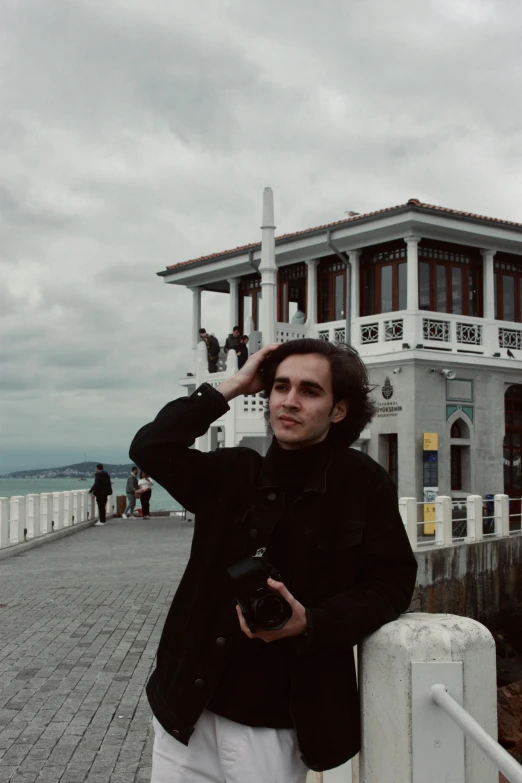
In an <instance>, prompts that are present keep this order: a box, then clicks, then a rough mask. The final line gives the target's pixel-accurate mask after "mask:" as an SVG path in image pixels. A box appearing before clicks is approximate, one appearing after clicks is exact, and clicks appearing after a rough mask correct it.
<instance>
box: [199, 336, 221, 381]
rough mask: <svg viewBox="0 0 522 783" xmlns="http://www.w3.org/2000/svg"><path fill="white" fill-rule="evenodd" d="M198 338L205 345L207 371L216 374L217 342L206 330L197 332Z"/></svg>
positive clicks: (217, 359)
mask: <svg viewBox="0 0 522 783" xmlns="http://www.w3.org/2000/svg"><path fill="white" fill-rule="evenodd" d="M199 336H200V338H201V339H202V340H204V342H205V343H206V344H207V358H208V371H209V372H217V368H218V361H219V342H218V339H217V337H214V335H213V334H208V332H207V330H206V329H204V328H202V329H200V330H199Z"/></svg>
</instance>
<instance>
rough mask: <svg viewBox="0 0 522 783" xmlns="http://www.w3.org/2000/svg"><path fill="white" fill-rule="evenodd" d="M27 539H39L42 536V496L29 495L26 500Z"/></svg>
mask: <svg viewBox="0 0 522 783" xmlns="http://www.w3.org/2000/svg"><path fill="white" fill-rule="evenodd" d="M25 527H26V528H27V535H26V538H27V539H30V538H38V536H39V535H40V495H27V497H26V499H25Z"/></svg>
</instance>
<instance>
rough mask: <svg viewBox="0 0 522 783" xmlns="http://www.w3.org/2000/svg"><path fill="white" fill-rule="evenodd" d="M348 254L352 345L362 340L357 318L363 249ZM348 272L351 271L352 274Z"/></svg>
mask: <svg viewBox="0 0 522 783" xmlns="http://www.w3.org/2000/svg"><path fill="white" fill-rule="evenodd" d="M346 255H347V256H348V260H349V262H350V266H348V267H347V268H346V283H347V286H346V297H347V300H348V302H349V303H350V307H349V308H348V307H347V308H346V312H347V313H348V312H349V313H350V323H349V324H348V323H347V327H348V332H347V335H348V333H349V335H350V338H349V341H350V344H351V345H359V343H360V340H359V333H358V324H356V320H357V319H358V318H359V259H360V257H361V251H360V250H348V251H347V252H346ZM348 272H350V275H349V274H348ZM348 278H349V279H348Z"/></svg>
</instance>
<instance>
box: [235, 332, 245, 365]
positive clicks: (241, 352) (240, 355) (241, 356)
mask: <svg viewBox="0 0 522 783" xmlns="http://www.w3.org/2000/svg"><path fill="white" fill-rule="evenodd" d="M247 359H248V335H247V334H244V335H243V337H242V338H241V342H240V344H239V348H238V349H237V368H238V370H240V369H241V368H242V367H243V365H244V364H245V362H246V361H247Z"/></svg>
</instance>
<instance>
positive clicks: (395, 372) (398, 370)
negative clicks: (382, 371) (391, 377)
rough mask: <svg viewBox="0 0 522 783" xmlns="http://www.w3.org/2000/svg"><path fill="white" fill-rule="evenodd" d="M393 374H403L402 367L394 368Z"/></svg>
mask: <svg viewBox="0 0 522 783" xmlns="http://www.w3.org/2000/svg"><path fill="white" fill-rule="evenodd" d="M392 372H393V373H394V374H395V375H397V373H398V372H402V367H394V368H393V370H392Z"/></svg>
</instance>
